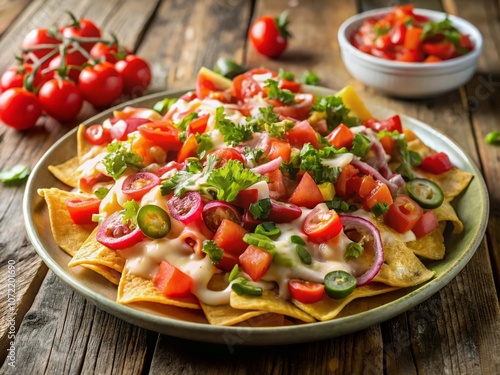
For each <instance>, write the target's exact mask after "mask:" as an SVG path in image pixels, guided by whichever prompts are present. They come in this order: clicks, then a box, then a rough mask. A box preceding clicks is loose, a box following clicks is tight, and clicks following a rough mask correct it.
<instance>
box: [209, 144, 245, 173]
mask: <svg viewBox="0 0 500 375" xmlns="http://www.w3.org/2000/svg"><path fill="white" fill-rule="evenodd" d="M210 155H215V156H217V157H218V158H219V162H218V163H217V168H220V167H222V166H224V165H226V163H227V162H228V161H229V160H237V161H239V162H241V163H243V164H244V163H245V158H244V157H243V155H242V154H241V152H239V151H238V150H236V149H234V148H231V147H224V148H219V149H217V150H215V151H212V152H210Z"/></svg>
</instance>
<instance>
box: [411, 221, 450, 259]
mask: <svg viewBox="0 0 500 375" xmlns="http://www.w3.org/2000/svg"><path fill="white" fill-rule="evenodd" d="M406 245H407V246H408V247H409V248H410V249H411V250H412V251H413V253H414V254H416V255H418V256H420V257H423V258H427V259H433V260H439V259H443V258H444V254H445V251H446V248H445V246H444V237H443V231H442V229H441V228H436V229H434V230H433V231H432V232H430V233H427V234H426V235H425V236H423V237H420V238H418V239H416V240H415V241H410V242H407V243H406Z"/></svg>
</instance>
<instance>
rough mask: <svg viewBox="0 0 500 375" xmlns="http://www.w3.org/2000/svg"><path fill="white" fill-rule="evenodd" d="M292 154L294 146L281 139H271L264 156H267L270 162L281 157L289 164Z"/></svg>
mask: <svg viewBox="0 0 500 375" xmlns="http://www.w3.org/2000/svg"><path fill="white" fill-rule="evenodd" d="M291 153H292V146H290V143H288V142H286V141H282V140H280V139H276V138H271V139H270V140H269V145H268V147H267V150H266V152H265V154H264V156H266V157H267V158H268V159H269V160H274V159H277V158H279V157H280V156H281V157H282V158H283V161H284V162H286V163H288V162H290V154H291Z"/></svg>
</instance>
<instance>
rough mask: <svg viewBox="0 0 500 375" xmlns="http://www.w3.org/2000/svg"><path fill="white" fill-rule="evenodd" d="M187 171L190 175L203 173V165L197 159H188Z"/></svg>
mask: <svg viewBox="0 0 500 375" xmlns="http://www.w3.org/2000/svg"><path fill="white" fill-rule="evenodd" d="M185 169H186V171H187V172H189V173H199V172H202V171H203V164H201V161H199V160H198V159H196V158H188V159H187V163H186V168H185Z"/></svg>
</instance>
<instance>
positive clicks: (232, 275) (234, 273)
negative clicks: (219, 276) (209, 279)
mask: <svg viewBox="0 0 500 375" xmlns="http://www.w3.org/2000/svg"><path fill="white" fill-rule="evenodd" d="M239 273H240V267H239V266H238V265H237V264H235V265H234V267H233V269H232V270H231V272H230V273H229V276H228V278H227V281H229V282H231V281H233V280H236V278H237V277H238V274H239Z"/></svg>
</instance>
